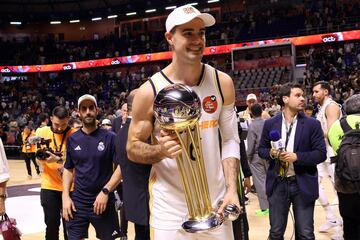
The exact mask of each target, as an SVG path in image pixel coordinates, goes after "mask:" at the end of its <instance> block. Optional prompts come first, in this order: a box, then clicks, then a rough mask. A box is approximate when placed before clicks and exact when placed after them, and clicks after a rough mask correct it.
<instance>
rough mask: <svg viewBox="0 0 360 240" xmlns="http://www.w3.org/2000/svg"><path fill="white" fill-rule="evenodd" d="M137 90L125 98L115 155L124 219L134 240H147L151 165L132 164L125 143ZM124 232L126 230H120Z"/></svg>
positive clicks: (148, 232) (148, 237)
mask: <svg viewBox="0 0 360 240" xmlns="http://www.w3.org/2000/svg"><path fill="white" fill-rule="evenodd" d="M136 92H137V90H136V89H135V90H133V91H131V92H130V94H129V96H128V97H127V110H128V116H127V119H126V121H125V123H124V124H123V127H122V128H121V129H120V130H119V132H118V134H117V135H116V140H115V143H116V146H117V147H116V153H117V156H118V157H119V158H120V159H119V161H120V168H121V172H122V176H123V183H122V194H123V196H122V197H123V201H124V208H125V219H126V221H131V222H133V223H134V225H135V240H149V239H150V228H149V204H148V203H149V192H148V184H149V176H150V170H151V165H145V164H139V163H135V162H132V161H130V160H129V159H128V157H127V152H126V143H127V138H128V131H129V125H130V122H131V110H132V102H133V99H134V96H135V94H136ZM122 231H125V232H126V229H122Z"/></svg>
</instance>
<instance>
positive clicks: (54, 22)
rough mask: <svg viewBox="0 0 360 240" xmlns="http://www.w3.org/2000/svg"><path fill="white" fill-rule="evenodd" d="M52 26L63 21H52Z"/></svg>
mask: <svg viewBox="0 0 360 240" xmlns="http://www.w3.org/2000/svg"><path fill="white" fill-rule="evenodd" d="M50 24H61V21H51V22H50Z"/></svg>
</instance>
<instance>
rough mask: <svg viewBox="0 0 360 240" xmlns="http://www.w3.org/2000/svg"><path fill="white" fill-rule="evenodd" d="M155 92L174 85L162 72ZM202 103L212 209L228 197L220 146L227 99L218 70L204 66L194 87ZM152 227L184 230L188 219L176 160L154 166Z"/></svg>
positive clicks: (155, 134) (156, 77) (153, 81)
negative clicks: (221, 124) (182, 227)
mask: <svg viewBox="0 0 360 240" xmlns="http://www.w3.org/2000/svg"><path fill="white" fill-rule="evenodd" d="M150 82H151V84H152V86H153V90H154V91H155V92H156V93H158V92H159V91H160V90H161V89H163V88H164V87H165V86H168V85H170V84H172V82H171V80H169V79H168V78H167V77H166V76H165V75H164V74H163V73H162V72H158V73H156V74H154V75H153V76H152V78H151V81H150ZM191 88H192V89H193V90H194V91H195V92H196V93H197V95H198V96H199V98H200V100H201V106H202V109H201V110H202V111H201V118H200V120H199V126H200V129H201V130H200V135H201V139H202V141H201V143H202V149H203V157H204V162H205V171H206V176H207V180H208V185H209V191H210V198H211V202H212V207H213V208H215V207H216V204H217V202H218V201H219V200H220V199H221V198H223V197H224V194H225V179H224V173H223V168H222V163H221V153H220V146H219V144H220V143H219V125H218V119H219V116H220V112H221V109H222V105H223V96H222V93H221V89H220V86H219V79H218V77H217V74H216V73H215V69H214V68H213V67H211V66H209V65H206V64H204V65H203V71H202V74H201V77H200V79H199V83H198V85H196V86H193V87H191ZM159 130H160V128H159V124H158V123H157V122H155V127H154V131H153V137H155V138H156V139H157V138H158V137H159ZM149 193H150V212H151V216H150V225H151V226H152V227H154V228H157V229H168V230H175V229H179V228H181V224H182V223H183V222H184V220H185V218H186V215H187V212H188V210H187V205H186V201H185V197H184V191H183V188H182V184H181V179H180V174H179V170H178V168H177V165H176V160H175V159H169V158H165V159H163V160H161V161H160V162H158V163H156V164H153V166H152V170H151V174H150V182H149Z"/></svg>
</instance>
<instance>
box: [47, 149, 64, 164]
mask: <svg viewBox="0 0 360 240" xmlns="http://www.w3.org/2000/svg"><path fill="white" fill-rule="evenodd" d="M46 153H47V154H49V157H48V158H46V162H48V163H54V162H58V161H60V160H61V157H59V156H57V155H55V154H54V153H52V152H50V151H46Z"/></svg>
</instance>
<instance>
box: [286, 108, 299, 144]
mask: <svg viewBox="0 0 360 240" xmlns="http://www.w3.org/2000/svg"><path fill="white" fill-rule="evenodd" d="M296 120H297V117H296V116H295V117H294V119H293V120H292V121H291V123H290V126H288V124H287V123H286V120H285V116H284V114H283V121H284V123H285V128H286V139H285V150H286V151H287V146H288V144H289V140H290V135H291V131H292V129H293V126H294V123H295V122H296Z"/></svg>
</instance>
